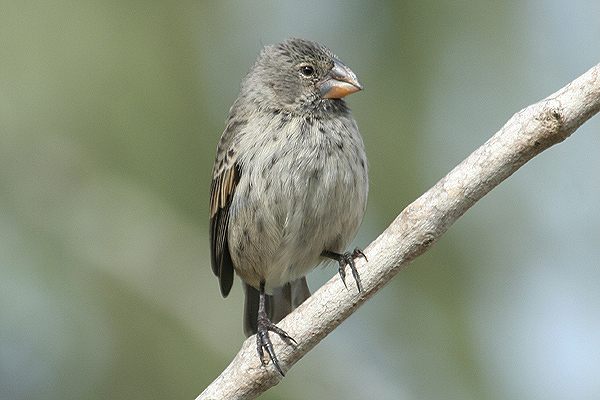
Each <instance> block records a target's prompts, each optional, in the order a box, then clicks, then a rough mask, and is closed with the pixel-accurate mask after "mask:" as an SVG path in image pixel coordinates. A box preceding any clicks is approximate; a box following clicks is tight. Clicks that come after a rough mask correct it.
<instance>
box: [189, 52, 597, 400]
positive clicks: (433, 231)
mask: <svg viewBox="0 0 600 400" xmlns="http://www.w3.org/2000/svg"><path fill="white" fill-rule="evenodd" d="M599 75H600V64H598V65H596V66H595V67H593V68H592V69H590V70H589V71H587V72H586V73H585V74H583V75H582V76H580V77H579V78H577V79H576V80H574V81H573V82H571V83H570V84H568V85H567V86H565V87H564V88H562V89H560V90H559V91H557V92H556V93H554V94H552V95H550V96H549V97H547V98H546V99H544V100H542V101H540V102H538V103H536V104H533V105H531V106H529V107H526V108H525V109H523V110H521V111H519V112H518V113H516V114H515V115H514V116H513V117H512V118H511V119H510V120H509V121H508V122H507V123H506V124H505V125H504V126H503V127H502V129H500V131H499V132H498V133H496V134H495V135H494V136H493V137H492V138H491V139H489V140H488V141H487V142H486V143H485V144H484V145H483V146H481V147H480V148H479V149H477V150H475V151H474V152H473V153H472V154H471V155H470V156H469V157H467V158H466V159H465V160H464V161H463V162H462V163H460V165H458V166H457V167H456V168H454V169H453V170H452V171H451V172H450V173H449V174H448V175H446V176H445V177H444V178H442V179H441V180H440V181H439V182H438V183H436V184H435V186H433V187H432V188H431V189H429V190H428V191H427V192H426V193H424V194H423V195H422V196H421V197H419V198H418V199H417V200H415V201H414V202H413V203H412V204H410V205H409V206H408V207H406V209H404V211H402V213H400V215H398V217H397V218H396V219H395V220H394V222H393V223H392V224H391V225H390V226H389V227H388V228H387V229H386V230H385V231H384V232H383V233H382V234H381V235H380V236H379V237H378V238H377V239H375V241H373V243H371V244H370V245H369V247H367V249H365V251H364V252H365V254H366V256H367V259H368V262H365V261H364V259H358V260H357V268H358V271H359V273H360V276H361V280H362V284H363V286H364V291H363V292H362V293H360V294H359V293H358V292H357V290H356V287H355V286H354V285H348V290H347V289H346V288H345V287H344V285H343V284H342V282H341V280H340V279H339V277H338V276H337V275H336V276H334V277H333V278H332V279H331V280H329V282H327V283H326V284H325V285H324V286H323V287H321V288H320V289H319V290H318V291H317V292H315V294H313V295H312V296H311V297H310V298H309V299H308V300H306V301H305V302H304V303H303V304H302V305H301V306H300V307H298V308H297V309H296V310H295V311H294V312H293V313H291V314H290V315H288V316H287V317H286V318H285V319H284V320H282V321H281V322H280V323H279V324H278V325H279V326H280V327H281V328H282V329H283V330H285V331H286V332H288V333H289V334H290V335H291V336H292V337H293V338H294V339H295V340H296V341H297V342H298V344H297V346H295V347H293V346H290V345H288V344H286V343H283V342H282V341H281V340H279V338H278V336H277V335H271V338H272V340H273V344H274V346H275V351H276V352H277V355H278V357H279V361H280V365H281V367H282V369H283V370H284V371H287V370H288V369H289V368H291V367H292V365H294V364H295V363H296V362H297V361H298V360H300V358H302V357H303V356H304V355H305V354H306V353H308V351H309V350H310V349H312V348H313V347H314V346H315V345H316V344H317V343H319V341H321V340H322V339H323V338H324V337H325V336H327V334H329V333H330V332H331V331H332V330H333V329H335V328H336V327H337V326H338V325H339V324H340V323H341V322H342V321H343V320H345V319H346V318H348V317H349V316H350V315H351V314H352V313H353V312H354V311H355V310H356V309H357V308H358V307H359V306H360V305H361V304H362V303H364V302H365V301H366V300H367V299H369V298H370V297H371V296H372V295H373V294H375V293H376V292H377V291H378V290H379V289H381V288H382V287H383V286H384V285H385V284H386V283H387V282H389V281H390V280H391V279H392V278H393V277H394V276H395V275H396V274H397V273H398V272H399V271H400V270H401V269H402V268H404V267H405V266H407V265H408V264H409V263H410V262H411V261H412V260H414V259H415V258H416V257H418V256H419V255H421V254H423V253H424V252H425V251H427V250H428V249H429V248H430V247H431V246H432V245H433V244H434V243H435V242H436V241H437V240H438V239H439V238H440V237H441V236H442V235H443V234H444V233H445V232H446V231H447V230H448V228H449V227H450V226H451V225H452V224H453V223H454V222H455V221H456V220H457V219H458V218H459V217H460V216H461V215H463V214H464V213H465V212H466V211H467V210H468V209H469V207H471V206H472V205H473V204H475V202H477V201H478V200H479V199H481V198H482V197H483V196H484V195H485V194H487V193H488V192H489V191H490V190H492V189H493V188H494V187H496V186H497V185H499V184H500V182H502V181H503V180H504V179H506V178H508V177H509V176H510V175H511V174H512V173H513V172H515V171H516V170H517V169H519V167H521V166H522V165H523V164H525V163H526V162H527V161H529V160H531V159H532V158H533V157H534V156H536V155H537V154H539V153H541V152H542V151H544V150H546V149H547V148H549V147H550V146H552V145H554V144H556V143H560V142H562V141H563V140H565V139H566V138H567V137H569V136H570V135H571V134H572V133H573V132H575V130H576V129H577V128H579V126H581V125H582V124H583V123H584V122H585V121H587V120H588V119H589V118H591V117H592V116H593V115H594V114H596V113H597V112H598V111H600V76H599ZM281 379H282V377H281V375H280V374H279V373H278V372H277V371H276V370H275V369H274V368H273V366H272V365H270V364H269V365H267V366H266V367H263V366H261V363H260V360H259V358H258V355H257V352H256V338H255V337H254V336H251V337H250V338H248V339H247V340H246V341H245V342H244V343H243V345H242V348H241V350H240V351H239V353H238V354H237V356H236V357H235V358H234V359H233V361H232V362H231V364H229V366H228V367H227V368H226V369H225V370H224V371H223V373H221V375H219V377H217V378H216V379H215V380H214V381H213V382H212V383H211V384H210V385H209V386H208V387H207V388H206V389H205V390H204V392H202V393H201V394H200V395H199V396H198V397H197V400H201V399H254V398H256V397H258V396H259V395H260V394H261V393H263V392H264V391H266V390H267V389H269V388H270V387H272V386H275V385H276V384H277V383H278V382H279V381H280V380H281Z"/></svg>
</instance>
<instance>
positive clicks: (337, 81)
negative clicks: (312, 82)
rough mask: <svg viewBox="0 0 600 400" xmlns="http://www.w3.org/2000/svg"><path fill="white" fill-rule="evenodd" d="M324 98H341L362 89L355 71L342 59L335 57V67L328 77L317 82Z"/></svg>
mask: <svg viewBox="0 0 600 400" xmlns="http://www.w3.org/2000/svg"><path fill="white" fill-rule="evenodd" d="M317 88H318V89H319V91H320V92H321V98H323V99H341V98H342V97H344V96H347V95H349V94H352V93H354V92H358V91H359V90H362V88H363V87H362V85H361V84H360V83H359V82H358V79H357V78H356V75H354V72H352V70H351V69H350V68H348V67H347V66H345V65H344V64H343V63H342V62H341V61H340V60H337V59H335V58H334V59H333V68H331V71H329V74H327V77H326V78H325V79H324V80H322V81H321V82H319V83H317Z"/></svg>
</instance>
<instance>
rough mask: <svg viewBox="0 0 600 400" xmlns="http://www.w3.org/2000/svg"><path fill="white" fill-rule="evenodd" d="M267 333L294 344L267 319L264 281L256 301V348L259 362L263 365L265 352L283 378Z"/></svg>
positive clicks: (285, 333)
mask: <svg viewBox="0 0 600 400" xmlns="http://www.w3.org/2000/svg"><path fill="white" fill-rule="evenodd" d="M269 331H271V332H275V333H276V334H278V335H279V336H281V338H282V339H283V340H284V341H285V342H288V343H289V342H290V341H291V342H294V343H296V341H295V340H294V338H292V337H291V336H290V335H288V334H287V332H285V331H284V330H283V329H281V328H279V327H278V326H277V325H275V324H274V323H273V322H271V320H270V319H269V317H268V316H267V312H266V309H265V281H261V282H260V292H259V299H258V321H257V332H256V346H257V348H258V356H259V357H260V362H261V363H262V364H263V365H265V364H266V363H265V359H264V353H263V350H266V351H267V353H268V354H269V357H270V358H271V361H272V362H273V365H274V366H275V368H276V369H277V371H279V373H280V374H281V375H282V376H285V374H284V373H283V371H282V370H281V368H280V367H279V362H278V361H277V356H276V355H275V350H273V344H272V343H271V339H270V338H269Z"/></svg>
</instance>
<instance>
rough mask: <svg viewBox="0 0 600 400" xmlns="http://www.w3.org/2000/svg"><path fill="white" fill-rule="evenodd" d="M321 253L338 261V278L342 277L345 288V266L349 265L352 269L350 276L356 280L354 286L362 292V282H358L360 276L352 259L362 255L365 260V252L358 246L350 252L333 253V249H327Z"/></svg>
mask: <svg viewBox="0 0 600 400" xmlns="http://www.w3.org/2000/svg"><path fill="white" fill-rule="evenodd" d="M321 255H322V256H323V257H327V258H331V259H332V260H335V261H337V262H338V264H339V268H338V272H339V274H340V278H342V282H343V283H344V286H346V288H348V286H347V285H346V267H347V266H349V267H350V271H352V276H353V277H354V280H355V281H356V286H357V287H358V291H359V292H362V283H361V282H360V276H359V275H358V270H357V269H356V265H355V263H354V260H356V259H357V258H359V257H362V258H364V259H365V260H367V256H365V253H363V252H362V250H360V249H359V248H356V249H354V251H353V252H352V253H351V252H349V251H347V252H345V253H342V254H339V253H334V252H333V251H329V250H323V252H322V253H321ZM367 261H368V260H367Z"/></svg>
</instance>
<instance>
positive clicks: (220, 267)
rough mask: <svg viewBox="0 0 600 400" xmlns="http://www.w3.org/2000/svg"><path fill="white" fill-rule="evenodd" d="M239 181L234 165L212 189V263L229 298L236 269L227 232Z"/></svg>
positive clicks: (216, 180) (218, 176) (219, 177)
mask: <svg viewBox="0 0 600 400" xmlns="http://www.w3.org/2000/svg"><path fill="white" fill-rule="evenodd" d="M239 181H240V169H239V167H238V165H237V164H233V165H232V166H231V167H230V168H227V169H223V170H221V171H220V173H219V174H217V175H216V176H215V177H214V178H213V181H212V184H211V188H210V261H211V264H212V270H213V272H214V274H215V275H216V276H218V277H219V284H220V286H221V294H222V295H223V297H227V295H228V294H229V291H230V290H231V286H232V285H233V277H234V268H233V262H232V261H231V254H230V252H229V244H228V241H227V230H228V226H229V207H230V206H231V201H232V199H233V194H234V192H235V188H236V186H237V184H238V182H239Z"/></svg>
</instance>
